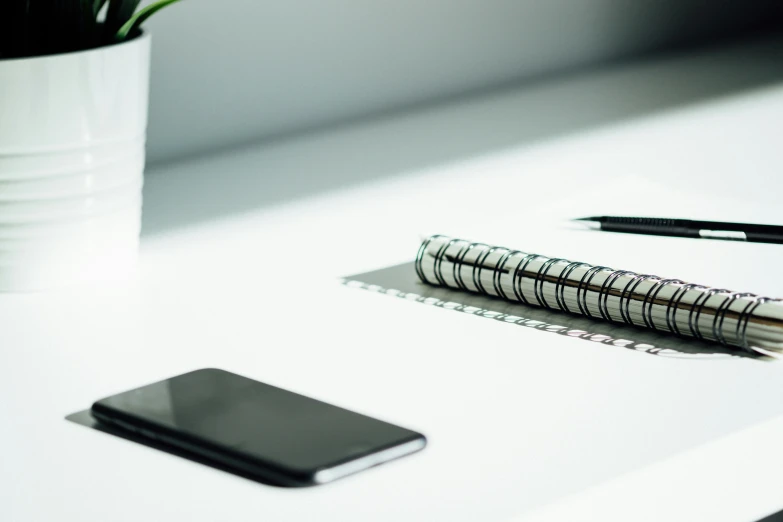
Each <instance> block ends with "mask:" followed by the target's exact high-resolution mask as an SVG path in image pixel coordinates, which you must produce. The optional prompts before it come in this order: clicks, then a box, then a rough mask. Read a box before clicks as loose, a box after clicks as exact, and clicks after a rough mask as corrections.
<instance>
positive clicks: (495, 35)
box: [147, 0, 780, 162]
mask: <svg viewBox="0 0 783 522" xmlns="http://www.w3.org/2000/svg"><path fill="white" fill-rule="evenodd" d="M777 4H780V2H778V1H775V0H744V1H743V0H726V1H723V2H721V1H718V0H714V1H712V2H704V1H698V0H470V1H465V0H375V1H373V0H293V1H289V2H270V1H266V0H212V1H208V0H184V1H183V2H182V3H181V4H176V5H174V6H171V7H169V8H167V9H166V10H165V11H162V12H160V13H158V14H156V15H155V17H154V18H152V19H151V20H150V21H149V22H148V24H147V28H148V29H150V30H152V32H153V65H152V86H151V87H152V91H151V100H150V123H149V134H148V157H149V160H150V161H151V162H155V161H160V160H167V159H173V158H178V157H182V156H186V155H191V154H198V153H204V152H210V151H213V150H217V149H222V148H227V147H231V146H234V145H239V144H244V143H249V142H252V141H256V140H260V139H265V138H270V137H273V136H279V135H282V134H287V133H292V132H299V131H302V130H305V129H308V128H312V127H317V126H323V125H327V124H331V123H335V122H340V121H345V120H347V119H352V118H358V117H363V116H366V115H371V114H373V113H378V112H380V111H388V110H393V109H398V108H402V107H406V106H410V105H412V104H416V103H420V102H425V101H431V100H433V99H437V98H441V97H444V96H454V95H459V94H462V93H465V92H470V91H475V90H478V89H485V88H491V87H493V86H497V85H501V84H505V83H509V82H512V81H517V80H520V79H526V78H533V77H536V76H539V75H543V74H548V73H553V72H557V71H563V70H568V69H571V68H575V67H580V66H585V65H588V64H592V63H596V62H604V61H608V60H612V59H618V58H622V57H627V56H631V55H634V54H638V53H641V52H644V51H649V50H653V49H657V48H661V47H664V46H670V45H674V44H678V43H684V42H689V41H698V40H701V39H705V38H708V37H710V36H712V35H716V34H725V33H727V32H731V31H736V30H740V29H742V28H744V27H747V26H749V25H751V24H753V23H756V22H757V21H759V20H761V19H765V18H770V16H771V13H772V12H773V11H778V12H779V11H780V8H779V7H778V5H777Z"/></svg>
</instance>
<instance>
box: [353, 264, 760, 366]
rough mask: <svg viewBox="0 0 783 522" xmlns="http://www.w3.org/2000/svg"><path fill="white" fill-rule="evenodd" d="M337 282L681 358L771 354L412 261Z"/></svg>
mask: <svg viewBox="0 0 783 522" xmlns="http://www.w3.org/2000/svg"><path fill="white" fill-rule="evenodd" d="M342 283H343V284H344V285H345V286H348V287H352V288H360V289H363V290H369V291H371V292H377V293H381V294H385V295H390V296H393V297H397V298H402V299H405V300H407V301H413V302H417V303H422V304H427V305H430V306H435V307H437V308H443V309H446V310H452V311H455V312H462V313H465V314H470V315H474V316H477V317H483V318H485V319H493V320H495V321H500V322H503V323H507V324H514V325H517V326H522V327H525V328H535V329H536V330H539V331H544V332H549V333H553V334H557V335H565V336H568V337H572V338H574V339H580V340H583V341H588V342H591V343H594V344H601V345H605V346H614V347H619V348H624V349H628V350H634V351H637V352H643V353H646V354H649V355H657V356H661V357H675V358H684V359H715V358H723V357H742V358H748V359H756V360H762V361H773V360H774V359H773V358H771V357H768V356H766V355H764V354H760V353H756V352H750V351H746V350H743V349H741V348H734V347H731V346H724V345H721V344H718V343H713V342H706V341H700V340H698V339H694V338H692V337H678V336H675V335H673V334H669V333H665V332H658V331H655V330H649V329H646V328H640V327H636V326H629V325H626V324H619V323H609V322H606V321H599V320H596V319H591V318H588V317H584V316H580V315H575V314H567V313H563V312H558V311H552V310H547V309H545V308H538V307H535V306H528V305H524V304H521V303H514V302H511V301H506V300H504V299H499V298H496V297H489V296H483V295H478V294H472V293H468V292H461V291H457V290H452V289H449V288H444V287H440V286H432V285H429V284H424V283H422V282H421V281H419V278H418V277H417V275H416V270H415V267H414V263H413V262H410V263H402V264H400V265H394V266H391V267H388V268H382V269H380V270H374V271H372V272H367V273H364V274H357V275H353V276H348V277H345V278H343V280H342Z"/></svg>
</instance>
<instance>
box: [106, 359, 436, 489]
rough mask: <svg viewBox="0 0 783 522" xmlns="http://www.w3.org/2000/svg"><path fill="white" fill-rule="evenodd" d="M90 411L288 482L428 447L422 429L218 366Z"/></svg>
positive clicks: (327, 476)
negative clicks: (364, 413)
mask: <svg viewBox="0 0 783 522" xmlns="http://www.w3.org/2000/svg"><path fill="white" fill-rule="evenodd" d="M92 412H93V415H94V416H95V417H96V418H97V419H98V420H99V421H102V422H105V423H110V424H114V425H117V426H120V427H122V428H125V429H130V430H132V431H134V432H136V433H138V434H141V435H142V436H144V437H148V438H152V439H156V440H159V441H162V442H164V443H168V444H173V445H176V446H179V447H180V448H183V449H185V450H188V451H191V452H196V453H199V454H201V455H202V456H205V457H207V458H210V459H213V460H218V461H220V462H221V463H222V464H225V465H229V466H233V467H236V468H239V469H240V470H241V471H244V472H251V473H253V474H256V475H259V476H261V477H263V478H266V479H268V480H272V481H274V482H278V483H281V484H286V485H308V484H317V483H323V482H329V481H331V480H334V479H336V478H339V477H341V476H344V475H348V474H350V473H354V472H356V471H360V470H362V469H365V468H367V467H370V466H374V465H376V464H380V463H382V462H385V461H387V460H391V459H393V458H396V457H400V456H402V455H405V454H408V453H413V452H415V451H417V450H420V449H422V448H423V447H424V446H425V444H426V441H425V438H424V436H423V435H421V434H420V433H416V432H414V431H411V430H408V429H405V428H401V427H399V426H395V425H393V424H389V423H387V422H383V421H381V420H378V419H374V418H371V417H367V416H365V415H361V414H359V413H355V412H352V411H349V410H346V409H343V408H340V407H337V406H333V405H331V404H327V403H325V402H321V401H318V400H315V399H311V398H309V397H305V396H303V395H299V394H296V393H293V392H290V391H287V390H283V389H281V388H277V387H275V386H270V385H268V384H264V383H261V382H258V381H254V380H252V379H249V378H247V377H242V376H240V375H236V374H233V373H230V372H226V371H223V370H217V369H203V370H196V371H193V372H190V373H186V374H183V375H179V376H177V377H172V378H170V379H166V380H164V381H160V382H157V383H154V384H150V385H148V386H144V387H141V388H138V389H135V390H131V391H128V392H124V393H120V394H118V395H114V396H111V397H108V398H106V399H103V400H100V401H98V402H96V403H95V404H94V405H93V407H92Z"/></svg>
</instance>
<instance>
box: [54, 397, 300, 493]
mask: <svg viewBox="0 0 783 522" xmlns="http://www.w3.org/2000/svg"><path fill="white" fill-rule="evenodd" d="M65 420H67V421H70V422H73V423H74V424H78V425H80V426H84V427H85V428H90V429H93V430H95V431H100V432H102V433H107V434H109V435H114V436H115V437H119V438H121V439H124V440H127V441H130V442H135V443H137V444H141V445H142V446H147V447H148V448H152V449H156V450H159V451H163V452H165V453H168V454H169V455H174V456H177V457H182V458H184V459H187V460H190V461H192V462H197V463H199V464H204V465H206V466H209V467H211V468H213V469H216V470H219V471H224V472H226V473H231V474H232V475H236V476H238V477H242V478H245V479H248V480H252V481H253V482H257V483H259V484H263V485H265V486H273V487H276V488H283V489H298V487H294V486H285V485H281V484H276V483H273V482H269V481H267V480H265V479H263V478H260V477H257V476H255V475H251V474H249V473H244V472H242V471H239V470H235V469H234V468H230V467H228V466H225V465H223V464H221V463H219V462H216V461H213V460H210V459H207V458H205V457H202V456H201V455H197V454H195V453H191V452H188V451H185V450H182V449H180V448H176V447H173V446H170V445H168V444H164V443H162V442H158V441H152V440H149V439H146V438H143V437H140V436H138V435H134V434H133V433H130V432H128V431H125V430H122V429H117V428H113V427H110V426H106V425H104V424H102V423H100V422H98V421H97V420H96V419H95V417H93V416H92V414H91V413H90V410H82V411H78V412H75V413H71V414H70V415H66V416H65Z"/></svg>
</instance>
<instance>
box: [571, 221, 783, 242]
mask: <svg viewBox="0 0 783 522" xmlns="http://www.w3.org/2000/svg"><path fill="white" fill-rule="evenodd" d="M573 221H574V222H577V223H580V224H582V225H585V226H587V227H588V228H591V229H595V230H606V231H609V232H625V233H629V234H652V235H656V236H676V237H695V238H705V239H725V240H730V241H751V242H755V243H783V226H779V225H756V224H752V223H725V222H721V221H698V220H691V219H668V218H651V217H622V216H596V217H585V218H579V219H574V220H573Z"/></svg>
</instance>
